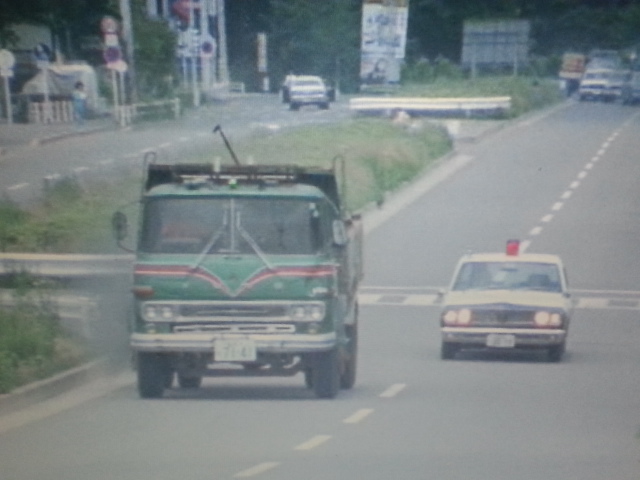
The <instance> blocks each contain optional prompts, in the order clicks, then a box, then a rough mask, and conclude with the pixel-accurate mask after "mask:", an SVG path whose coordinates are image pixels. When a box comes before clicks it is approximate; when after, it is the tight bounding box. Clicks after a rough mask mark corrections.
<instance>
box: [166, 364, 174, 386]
mask: <svg viewBox="0 0 640 480" xmlns="http://www.w3.org/2000/svg"><path fill="white" fill-rule="evenodd" d="M173 374H174V371H173V369H171V368H167V369H166V371H165V372H164V388H171V387H173Z"/></svg>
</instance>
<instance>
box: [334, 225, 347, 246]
mask: <svg viewBox="0 0 640 480" xmlns="http://www.w3.org/2000/svg"><path fill="white" fill-rule="evenodd" d="M348 241H349V239H348V238H347V231H346V230H345V228H344V223H343V222H342V220H334V221H333V244H334V245H335V246H337V247H344V246H345V245H346V244H347V242H348Z"/></svg>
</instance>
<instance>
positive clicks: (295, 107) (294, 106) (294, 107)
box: [289, 102, 300, 111]
mask: <svg viewBox="0 0 640 480" xmlns="http://www.w3.org/2000/svg"><path fill="white" fill-rule="evenodd" d="M289 110H296V111H297V110H300V104H298V103H295V102H291V103H289Z"/></svg>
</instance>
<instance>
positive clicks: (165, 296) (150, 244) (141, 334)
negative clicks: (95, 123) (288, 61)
mask: <svg viewBox="0 0 640 480" xmlns="http://www.w3.org/2000/svg"><path fill="white" fill-rule="evenodd" d="M223 138H224V137H223ZM225 142H226V139H225ZM231 152H232V153H233V151H232V150H231ZM234 159H235V155H234ZM236 161H237V159H236ZM336 166H339V164H338V163H337V162H335V161H334V162H333V165H332V166H331V168H329V169H320V168H302V167H300V166H295V165H239V164H236V165H229V166H220V165H218V166H214V165H210V164H180V163H178V164H155V163H150V164H149V165H147V166H146V167H145V170H146V179H145V184H144V189H143V193H142V198H141V211H140V224H139V229H138V235H137V247H136V249H135V257H136V259H135V266H134V270H133V287H132V292H133V305H134V308H133V314H132V317H133V318H132V319H131V337H130V345H131V348H132V350H133V354H134V357H135V365H136V370H137V379H138V391H139V394H140V396H141V397H142V398H157V397H161V396H162V395H163V394H164V392H165V390H167V389H169V388H173V387H174V386H175V385H174V383H176V380H177V387H179V388H198V387H200V385H201V382H202V378H203V377H205V376H212V377H215V376H292V375H296V374H298V373H302V375H303V376H304V380H305V383H306V385H307V387H308V388H310V389H313V391H314V393H315V395H316V396H317V397H319V398H333V397H335V396H336V394H337V393H338V391H339V390H340V389H341V388H343V389H349V388H351V387H353V385H354V383H355V379H356V359H357V348H358V302H357V292H358V284H359V282H360V280H361V279H362V237H363V230H362V219H361V218H360V216H359V215H351V214H348V213H346V211H345V207H344V204H343V202H342V200H341V194H340V191H341V190H342V189H341V188H339V187H340V185H339V182H338V175H337V173H338V172H337V170H338V168H336ZM340 183H344V182H340ZM113 220H114V230H115V235H116V237H117V239H118V241H119V242H121V241H122V240H123V239H124V238H125V237H126V236H127V219H126V216H125V215H124V214H123V213H122V212H116V214H115V215H114V219H113Z"/></svg>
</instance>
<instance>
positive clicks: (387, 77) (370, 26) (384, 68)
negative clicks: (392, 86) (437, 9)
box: [360, 0, 409, 85]
mask: <svg viewBox="0 0 640 480" xmlns="http://www.w3.org/2000/svg"><path fill="white" fill-rule="evenodd" d="M363 2H364V3H363V5H362V43H361V55H362V58H361V63H360V81H361V83H362V84H365V85H367V84H387V83H393V82H399V81H400V63H401V61H402V59H404V56H405V47H406V43H407V40H406V39H407V21H408V17H409V0H386V1H384V2H381V1H380V0H363Z"/></svg>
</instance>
